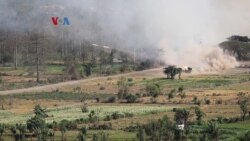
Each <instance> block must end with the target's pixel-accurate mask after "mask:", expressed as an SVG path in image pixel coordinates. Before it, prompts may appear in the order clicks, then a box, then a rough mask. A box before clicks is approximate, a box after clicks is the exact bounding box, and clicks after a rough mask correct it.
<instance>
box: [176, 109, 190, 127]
mask: <svg viewBox="0 0 250 141" xmlns="http://www.w3.org/2000/svg"><path fill="white" fill-rule="evenodd" d="M189 115H190V112H189V111H187V110H186V109H176V111H175V116H174V117H175V121H176V123H177V124H185V125H186V123H187V121H188V118H189Z"/></svg>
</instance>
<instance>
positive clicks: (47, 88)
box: [0, 68, 163, 95]
mask: <svg viewBox="0 0 250 141" xmlns="http://www.w3.org/2000/svg"><path fill="white" fill-rule="evenodd" d="M152 72H157V73H159V72H162V68H157V69H150V70H144V71H137V72H130V73H125V74H118V75H112V76H103V77H94V78H88V79H82V80H76V81H68V82H61V83H56V84H50V85H44V86H36V87H31V88H23V89H16V90H7V91H0V95H9V94H22V93H32V92H51V91H54V90H57V89H59V88H62V87H65V86H74V85H77V84H79V83H88V82H89V81H97V80H100V79H107V78H108V77H110V78H117V77H122V76H134V75H141V74H144V75H145V74H147V73H149V74H153V73H152ZM162 75H163V74H162Z"/></svg>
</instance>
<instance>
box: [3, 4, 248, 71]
mask: <svg viewBox="0 0 250 141" xmlns="http://www.w3.org/2000/svg"><path fill="white" fill-rule="evenodd" d="M249 4H250V2H249V0H237V1H236V0H107V1H100V0H73V1H71V0H51V1H39V0H38V1H34V0H25V1H20V0H0V14H1V15H2V18H0V28H4V29H8V28H9V29H20V30H21V29H25V30H26V29H27V28H28V29H30V28H32V29H35V30H37V29H41V28H44V29H46V30H48V29H49V31H51V32H54V33H51V34H53V35H57V36H58V35H61V34H62V32H63V30H65V31H66V32H65V33H66V35H67V36H66V35H65V38H70V39H71V40H75V42H80V41H88V42H90V43H97V44H101V45H108V46H110V47H111V48H119V49H123V50H126V51H129V50H130V51H132V52H133V51H137V52H140V54H141V55H140V57H143V56H145V57H151V58H155V57H159V55H157V53H154V52H153V51H155V50H161V49H163V50H164V51H165V52H163V57H162V58H163V60H164V61H165V62H166V63H171V64H176V65H186V66H192V67H195V68H197V69H198V70H200V71H219V70H221V69H227V68H232V67H235V66H236V65H237V62H236V61H235V59H234V57H233V56H230V55H228V54H226V53H223V51H222V50H221V49H219V48H218V47H217V45H218V44H219V43H220V42H222V41H224V40H225V39H226V38H227V37H229V36H231V35H233V34H238V35H245V36H249V35H250V32H249V31H250V26H249V23H250V9H249ZM17 9H18V10H17ZM20 15H21V17H20ZM52 16H60V17H63V16H67V17H68V18H69V19H70V22H71V25H70V26H69V27H60V28H55V27H53V25H52V24H51V23H50V18H51V17H52ZM17 17H18V18H17ZM16 19H19V21H17V20H16ZM33 21H38V22H37V23H36V24H34V22H33ZM147 50H149V51H147Z"/></svg>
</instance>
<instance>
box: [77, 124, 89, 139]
mask: <svg viewBox="0 0 250 141" xmlns="http://www.w3.org/2000/svg"><path fill="white" fill-rule="evenodd" d="M87 131H88V129H87V127H82V128H81V129H80V132H79V133H78V135H77V139H78V141H87Z"/></svg>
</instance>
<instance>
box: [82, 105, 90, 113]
mask: <svg viewBox="0 0 250 141" xmlns="http://www.w3.org/2000/svg"><path fill="white" fill-rule="evenodd" d="M81 109H82V112H83V113H87V112H89V109H88V105H87V104H84V105H83V106H82V107H81Z"/></svg>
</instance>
